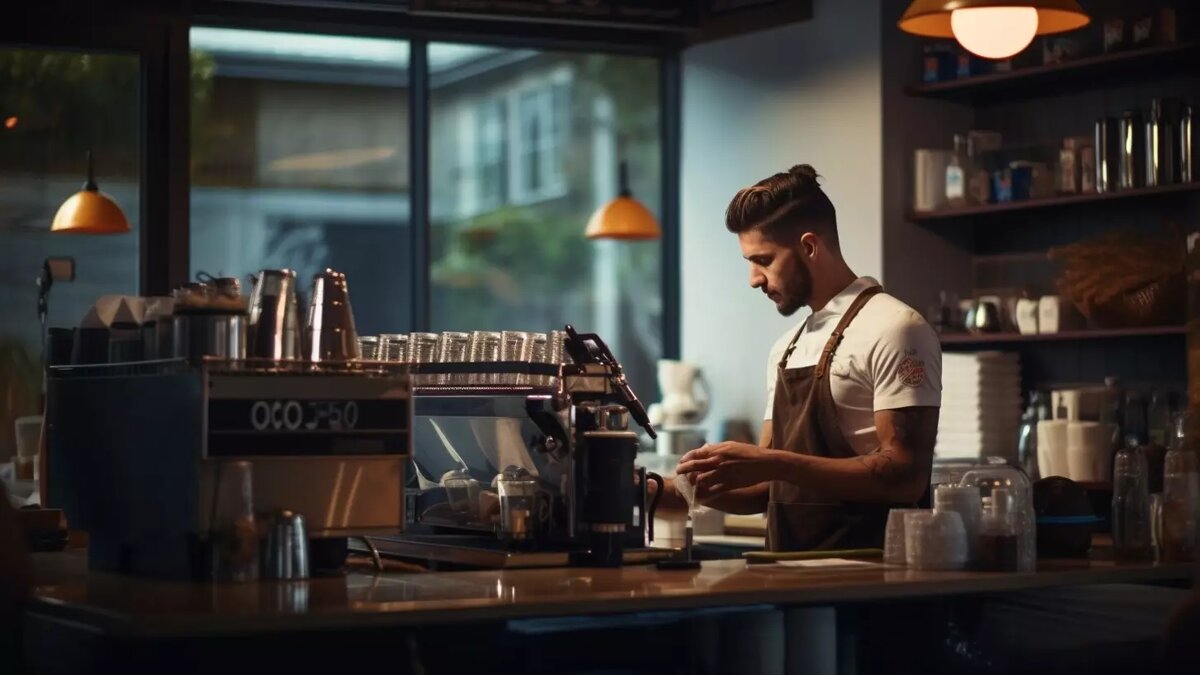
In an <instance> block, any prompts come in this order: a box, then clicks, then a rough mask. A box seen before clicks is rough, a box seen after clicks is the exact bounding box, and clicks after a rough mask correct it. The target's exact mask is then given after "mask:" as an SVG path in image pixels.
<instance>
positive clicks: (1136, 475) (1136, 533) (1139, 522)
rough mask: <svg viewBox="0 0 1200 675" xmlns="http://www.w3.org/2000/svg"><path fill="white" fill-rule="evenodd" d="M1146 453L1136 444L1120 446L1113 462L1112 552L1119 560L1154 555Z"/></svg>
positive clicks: (1134, 559) (1124, 560)
mask: <svg viewBox="0 0 1200 675" xmlns="http://www.w3.org/2000/svg"><path fill="white" fill-rule="evenodd" d="M1147 473H1148V471H1147V468H1146V456H1145V454H1143V453H1142V451H1141V450H1140V449H1139V448H1136V447H1135V448H1129V447H1124V448H1121V450H1120V451H1118V452H1117V456H1116V460H1115V461H1114V462H1113V498H1112V530H1113V552H1114V555H1115V557H1116V559H1117V560H1118V561H1119V562H1147V561H1150V560H1153V559H1154V549H1153V547H1152V545H1151V533H1150V493H1149V490H1148V489H1147Z"/></svg>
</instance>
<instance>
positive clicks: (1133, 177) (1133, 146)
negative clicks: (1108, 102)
mask: <svg viewBox="0 0 1200 675" xmlns="http://www.w3.org/2000/svg"><path fill="white" fill-rule="evenodd" d="M1117 134H1118V138H1119V139H1120V148H1119V156H1120V158H1119V162H1118V163H1119V167H1120V168H1119V170H1118V172H1117V175H1118V187H1119V188H1120V189H1122V190H1129V189H1132V188H1139V187H1143V186H1144V185H1145V184H1146V176H1145V168H1146V135H1145V132H1144V130H1143V127H1142V120H1141V117H1140V116H1139V115H1138V113H1137V111H1136V110H1126V111H1125V112H1124V113H1122V114H1121V122H1120V127H1119V129H1118V131H1117Z"/></svg>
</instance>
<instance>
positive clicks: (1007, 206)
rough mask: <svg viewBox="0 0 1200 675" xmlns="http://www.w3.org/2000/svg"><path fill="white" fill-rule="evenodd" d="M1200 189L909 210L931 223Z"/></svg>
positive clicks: (913, 218) (913, 217)
mask: <svg viewBox="0 0 1200 675" xmlns="http://www.w3.org/2000/svg"><path fill="white" fill-rule="evenodd" d="M1198 190H1200V182H1192V183H1176V184H1174V185H1163V186H1161V187H1146V188H1134V189H1132V190H1118V191H1115V192H1092V193H1088V194H1078V195H1060V196H1057V197H1044V198H1042V199H1026V200H1024V201H1019V202H1004V203H1001V204H984V205H982V206H965V207H962V208H955V209H939V210H937V211H910V212H909V213H908V220H909V222H913V223H928V222H933V221H938V220H954V219H960V218H971V217H974V216H987V215H992V214H1000V213H1014V212H1024V211H1036V210H1039V209H1050V208H1056V207H1062V206H1073V205H1080V204H1095V203H1100V202H1110V201H1114V200H1120V199H1138V198H1149V197H1155V196H1161V195H1170V194H1178V193H1181V192H1195V191H1198Z"/></svg>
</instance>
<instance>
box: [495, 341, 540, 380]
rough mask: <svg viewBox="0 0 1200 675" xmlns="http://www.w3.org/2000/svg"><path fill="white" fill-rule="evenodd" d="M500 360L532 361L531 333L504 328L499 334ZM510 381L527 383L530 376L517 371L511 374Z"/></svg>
mask: <svg viewBox="0 0 1200 675" xmlns="http://www.w3.org/2000/svg"><path fill="white" fill-rule="evenodd" d="M500 341H501V343H502V344H501V346H500V360H501V361H512V362H520V363H529V362H530V361H533V333H525V332H523V331H517V330H506V331H504V332H503V333H501V334H500ZM511 381H512V382H514V383H516V384H519V385H520V384H529V383H530V382H531V380H530V376H529V375H527V374H523V373H518V374H516V375H515V376H512V379H511Z"/></svg>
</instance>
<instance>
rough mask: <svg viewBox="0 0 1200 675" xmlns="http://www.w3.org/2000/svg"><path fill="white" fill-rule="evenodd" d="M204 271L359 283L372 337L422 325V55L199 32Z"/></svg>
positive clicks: (199, 255)
mask: <svg viewBox="0 0 1200 675" xmlns="http://www.w3.org/2000/svg"><path fill="white" fill-rule="evenodd" d="M191 43H192V61H193V66H194V68H196V69H198V70H200V71H201V72H203V73H204V74H205V76H204V78H203V79H202V81H200V82H199V83H197V84H196V85H194V86H193V92H192V94H193V123H192V144H191V147H192V191H191V259H192V260H191V262H192V271H193V273H196V272H199V271H206V272H209V273H211V274H218V273H220V274H225V275H231V276H242V277H243V278H244V277H245V275H247V274H250V273H253V272H256V271H258V270H259V269H264V268H291V269H294V270H296V272H297V275H298V276H299V277H300V287H301V289H302V290H306V289H307V285H308V283H309V280H310V279H311V278H312V275H313V274H315V273H317V272H319V271H321V270H323V269H325V268H327V267H330V268H333V269H336V270H338V271H341V272H345V273H346V275H347V277H348V279H349V283H350V297H351V300H352V302H353V303H354V310H355V321H356V324H357V328H358V330H359V332H361V333H364V334H371V333H386V332H400V331H407V330H409V329H410V328H411V322H412V316H411V314H412V309H411V304H412V303H411V298H412V280H411V274H410V273H409V270H410V269H411V261H412V255H411V249H410V246H409V242H410V234H409V228H410V206H409V181H408V134H409V127H408V125H409V122H408V91H407V85H408V43H407V42H402V41H395V40H381V39H368V38H357V37H341V36H331V35H308V34H299V33H279V32H263V31H249V30H233V29H224V28H205V27H196V28H193V29H192V32H191Z"/></svg>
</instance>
